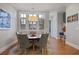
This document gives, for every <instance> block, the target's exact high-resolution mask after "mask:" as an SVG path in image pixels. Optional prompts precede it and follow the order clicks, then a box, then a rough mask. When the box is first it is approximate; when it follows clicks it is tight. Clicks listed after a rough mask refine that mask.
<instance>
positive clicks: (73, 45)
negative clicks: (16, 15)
mask: <svg viewBox="0 0 79 59" xmlns="http://www.w3.org/2000/svg"><path fill="white" fill-rule="evenodd" d="M66 44H68V45H70V46H72V47H73V48H76V49H78V50H79V46H78V45H75V44H73V43H71V42H68V41H66Z"/></svg>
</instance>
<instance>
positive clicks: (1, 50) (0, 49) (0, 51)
mask: <svg viewBox="0 0 79 59" xmlns="http://www.w3.org/2000/svg"><path fill="white" fill-rule="evenodd" d="M15 43H16V40H15V41H14V42H12V43H10V44H9V45H6V46H4V47H3V48H0V53H2V52H3V51H5V50H6V49H8V48H9V47H10V46H12V45H13V44H15Z"/></svg>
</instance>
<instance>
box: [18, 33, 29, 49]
mask: <svg viewBox="0 0 79 59" xmlns="http://www.w3.org/2000/svg"><path fill="white" fill-rule="evenodd" d="M17 38H18V42H19V44H20V48H22V49H25V48H28V45H29V44H30V42H29V39H28V36H27V34H17Z"/></svg>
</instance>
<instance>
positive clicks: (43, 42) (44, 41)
mask: <svg viewBox="0 0 79 59" xmlns="http://www.w3.org/2000/svg"><path fill="white" fill-rule="evenodd" d="M48 36H49V34H42V36H41V38H40V40H39V41H38V42H37V43H35V45H37V46H38V47H39V51H41V52H42V54H47V41H48Z"/></svg>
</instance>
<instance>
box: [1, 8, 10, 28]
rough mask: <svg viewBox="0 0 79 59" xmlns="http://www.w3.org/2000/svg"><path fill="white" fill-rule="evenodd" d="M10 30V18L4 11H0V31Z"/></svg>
mask: <svg viewBox="0 0 79 59" xmlns="http://www.w3.org/2000/svg"><path fill="white" fill-rule="evenodd" d="M10 28H11V16H10V14H9V13H7V12H6V11H4V10H2V9H0V29H10Z"/></svg>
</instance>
